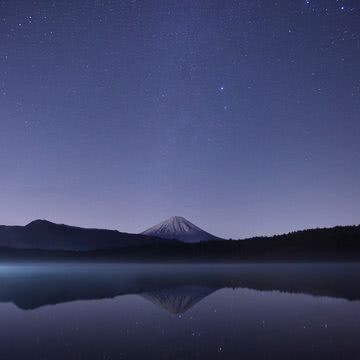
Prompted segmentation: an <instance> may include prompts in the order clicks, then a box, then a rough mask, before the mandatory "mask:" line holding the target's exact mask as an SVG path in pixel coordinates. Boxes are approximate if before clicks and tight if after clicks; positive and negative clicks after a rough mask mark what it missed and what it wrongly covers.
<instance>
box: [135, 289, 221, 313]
mask: <svg viewBox="0 0 360 360" xmlns="http://www.w3.org/2000/svg"><path fill="white" fill-rule="evenodd" d="M214 291H215V290H214V289H210V288H207V287H201V286H181V287H176V288H171V289H163V290H159V291H156V292H148V293H144V294H141V296H142V297H143V298H145V299H146V300H149V301H151V302H152V303H153V304H155V305H158V306H160V307H162V308H163V309H165V310H167V311H168V312H169V313H171V314H182V313H185V312H186V311H188V310H189V309H190V308H192V307H193V306H194V305H196V304H197V303H198V302H199V301H201V300H202V299H204V298H205V297H207V296H209V295H210V294H211V293H213V292H214Z"/></svg>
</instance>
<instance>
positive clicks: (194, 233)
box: [141, 216, 220, 243]
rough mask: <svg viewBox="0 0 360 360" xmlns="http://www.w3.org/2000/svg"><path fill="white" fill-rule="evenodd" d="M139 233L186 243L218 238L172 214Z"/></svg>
mask: <svg viewBox="0 0 360 360" xmlns="http://www.w3.org/2000/svg"><path fill="white" fill-rule="evenodd" d="M141 234H142V235H147V236H154V237H158V238H162V239H176V240H180V241H184V242H187V243H195V242H200V241H207V240H220V239H219V238H217V237H216V236H214V235H212V234H209V233H208V232H206V231H204V230H202V229H200V228H199V227H197V226H196V225H194V224H193V223H191V222H190V221H189V220H186V219H185V218H183V217H182V216H172V217H171V218H169V219H167V220H165V221H163V222H161V223H160V224H157V225H155V226H153V227H151V228H150V229H147V230H145V231H144V232H142V233H141Z"/></svg>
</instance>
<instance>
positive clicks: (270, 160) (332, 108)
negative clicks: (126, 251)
mask: <svg viewBox="0 0 360 360" xmlns="http://www.w3.org/2000/svg"><path fill="white" fill-rule="evenodd" d="M359 114H360V4H359V2H358V1H355V0H354V1H351V0H348V1H345V0H344V1H336V0H327V1H322V0H308V1H302V0H278V1H271V0H253V1H245V0H243V1H228V0H219V1H214V0H209V1H205V0H203V1H196V0H191V1H187V0H183V1H180V0H177V1H164V0H161V1H136V0H133V1H120V0H119V1H115V0H87V1H86V0H84V1H80V0H79V1H65V0H61V1H60V0H54V1H49V0H47V1H45V0H44V1H41V0H38V1H34V0H16V1H14V0H2V1H0V168H1V175H0V198H1V207H0V223H2V224H25V223H27V222H29V221H31V220H33V219H34V218H47V219H49V220H52V221H55V222H62V223H69V224H76V225H81V226H91V227H108V228H117V229H119V230H122V231H127V232H137V231H141V230H144V229H146V228H147V227H149V226H151V225H153V224H154V223H157V222H159V221H161V220H163V219H165V218H167V217H169V216H172V215H182V216H184V217H186V218H188V219H189V220H190V221H192V222H194V223H196V224H197V225H199V226H201V227H204V228H205V229H206V230H208V231H210V232H212V233H214V234H216V235H219V236H224V237H233V238H239V237H246V236H251V235H256V234H273V233H281V232H287V231H291V230H296V229H303V228H310V227H317V226H319V227H323V226H332V225H337V224H354V223H359V218H360V186H359V184H360V115H359Z"/></svg>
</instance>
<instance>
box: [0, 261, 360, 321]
mask: <svg viewBox="0 0 360 360" xmlns="http://www.w3.org/2000/svg"><path fill="white" fill-rule="evenodd" d="M0 270H1V271H0V302H12V303H14V304H16V305H17V306H18V307H20V308H22V309H24V310H27V309H35V308H38V307H40V306H44V305H55V304H58V303H64V302H69V301H75V300H90V299H105V298H113V297H116V296H120V295H127V294H138V295H141V296H142V297H144V298H146V299H147V300H149V301H151V302H152V303H155V304H157V305H160V306H161V307H162V308H164V309H166V310H167V311H169V312H171V313H175V314H178V313H182V312H185V311H187V310H189V309H190V308H191V307H192V306H194V305H195V304H196V303H198V302H199V301H200V300H202V299H203V298H205V297H206V296H208V295H210V294H211V293H213V292H214V291H216V290H217V289H221V288H250V289H254V290H261V291H271V290H278V291H282V292H288V293H304V294H310V295H314V296H328V297H335V298H344V299H348V300H360V287H358V286H357V284H359V283H360V265H357V264H242V265H220V264H211V265H205V264H202V265H201V264H197V265H191V264H183V265H170V264H168V265H155V264H145V265H141V264H116V265H99V264H97V265H96V264H92V265H91V264H81V265H76V264H62V265H53V264H52V265H47V266H46V265H37V266H29V265H26V266H24V265H19V266H14V265H12V266H1V269H0Z"/></svg>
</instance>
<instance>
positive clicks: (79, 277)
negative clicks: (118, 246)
mask: <svg viewBox="0 0 360 360" xmlns="http://www.w3.org/2000/svg"><path fill="white" fill-rule="evenodd" d="M0 319H1V322H0V334H1V337H0V359H6V360H11V359H21V360H23V359H27V360H33V359H36V360H42V359H44V360H45V359H49V360H56V359H62V360H63V359H69V360H72V359H84V360H85V359H86V360H88V359H240V358H243V359H279V358H280V359H360V340H359V334H360V265H357V264H243V265H218V264H208V265H206V264H201V265H193V264H190V265H189V264H187V265H185V264H183V265H154V264H152V265H149V264H148V265H146V264H131V265H129V264H122V265H99V264H98V265H89V264H58V265H46V264H42V265H34V264H32V265H30V264H27V265H20V264H6V265H0Z"/></svg>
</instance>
